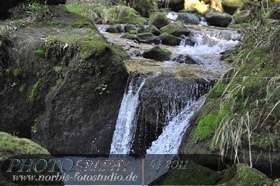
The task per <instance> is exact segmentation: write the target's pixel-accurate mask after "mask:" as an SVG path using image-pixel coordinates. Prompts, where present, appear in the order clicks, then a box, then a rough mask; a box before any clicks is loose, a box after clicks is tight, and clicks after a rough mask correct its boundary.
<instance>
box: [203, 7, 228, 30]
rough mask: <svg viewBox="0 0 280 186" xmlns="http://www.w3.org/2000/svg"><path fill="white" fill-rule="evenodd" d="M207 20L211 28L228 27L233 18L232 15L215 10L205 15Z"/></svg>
mask: <svg viewBox="0 0 280 186" xmlns="http://www.w3.org/2000/svg"><path fill="white" fill-rule="evenodd" d="M205 20H206V21H207V23H208V24H209V25H211V26H220V27H227V26H228V25H229V24H230V22H231V20H232V18H231V15H229V14H228V13H224V12H218V11H216V10H214V9H210V10H208V11H207V12H206V14H205Z"/></svg>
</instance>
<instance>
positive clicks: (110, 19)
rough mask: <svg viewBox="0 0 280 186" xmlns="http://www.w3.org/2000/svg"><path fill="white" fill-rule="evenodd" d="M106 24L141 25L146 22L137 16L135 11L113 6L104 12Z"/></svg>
mask: <svg viewBox="0 0 280 186" xmlns="http://www.w3.org/2000/svg"><path fill="white" fill-rule="evenodd" d="M104 19H105V21H106V23H110V24H114V23H123V24H126V23H128V24H137V25H143V24H145V23H147V20H146V19H145V18H143V17H142V16H140V15H139V13H138V12H137V11H135V10H134V9H132V8H130V7H126V6H114V7H112V8H110V9H108V11H107V12H106V15H105V18H104Z"/></svg>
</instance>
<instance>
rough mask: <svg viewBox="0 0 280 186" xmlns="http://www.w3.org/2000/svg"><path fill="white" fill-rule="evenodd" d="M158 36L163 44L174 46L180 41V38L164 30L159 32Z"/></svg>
mask: <svg viewBox="0 0 280 186" xmlns="http://www.w3.org/2000/svg"><path fill="white" fill-rule="evenodd" d="M159 37H160V39H161V41H162V44H165V45H171V46H174V45H179V44H180V42H181V38H179V37H175V36H173V35H171V34H168V33H166V32H164V33H162V34H160V36H159Z"/></svg>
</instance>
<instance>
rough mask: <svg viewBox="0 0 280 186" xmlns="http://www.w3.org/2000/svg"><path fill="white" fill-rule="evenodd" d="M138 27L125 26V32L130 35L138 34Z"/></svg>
mask: <svg viewBox="0 0 280 186" xmlns="http://www.w3.org/2000/svg"><path fill="white" fill-rule="evenodd" d="M137 29H138V27H137V26H136V25H133V24H126V25H124V31H125V32H128V33H137Z"/></svg>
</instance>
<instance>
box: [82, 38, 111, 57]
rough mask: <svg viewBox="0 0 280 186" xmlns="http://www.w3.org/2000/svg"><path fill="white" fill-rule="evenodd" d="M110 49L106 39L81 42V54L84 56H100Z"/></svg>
mask: <svg viewBox="0 0 280 186" xmlns="http://www.w3.org/2000/svg"><path fill="white" fill-rule="evenodd" d="M108 49H110V46H109V44H108V43H107V42H104V41H96V40H93V41H85V42H82V43H81V48H80V50H81V55H82V57H83V58H85V59H86V58H88V57H99V56H101V55H102V54H103V53H104V52H105V51H106V50H108Z"/></svg>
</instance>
